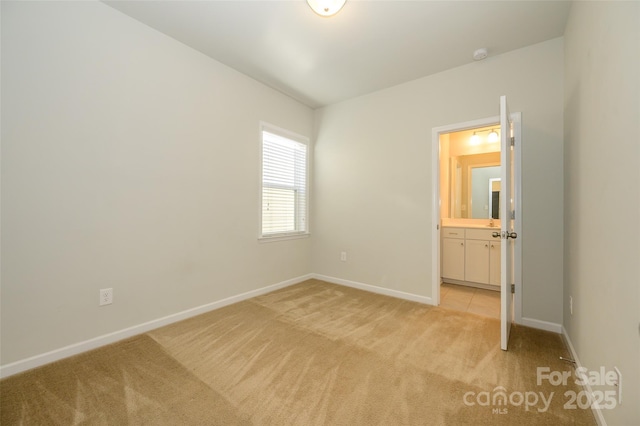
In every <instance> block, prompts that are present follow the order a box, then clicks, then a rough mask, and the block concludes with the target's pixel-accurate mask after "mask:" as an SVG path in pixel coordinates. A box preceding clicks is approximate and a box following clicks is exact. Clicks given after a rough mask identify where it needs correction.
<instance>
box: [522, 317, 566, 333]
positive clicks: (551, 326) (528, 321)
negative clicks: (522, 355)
mask: <svg viewBox="0 0 640 426" xmlns="http://www.w3.org/2000/svg"><path fill="white" fill-rule="evenodd" d="M520 325H525V326H527V327H531V328H537V329H539V330H545V331H552V332H554V333H558V334H560V333H562V324H556V323H555V322H548V321H542V320H538V319H535V318H522V319H521V322H520Z"/></svg>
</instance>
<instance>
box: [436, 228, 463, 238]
mask: <svg viewBox="0 0 640 426" xmlns="http://www.w3.org/2000/svg"><path fill="white" fill-rule="evenodd" d="M464 231H465V229H464V228H442V237H443V238H464Z"/></svg>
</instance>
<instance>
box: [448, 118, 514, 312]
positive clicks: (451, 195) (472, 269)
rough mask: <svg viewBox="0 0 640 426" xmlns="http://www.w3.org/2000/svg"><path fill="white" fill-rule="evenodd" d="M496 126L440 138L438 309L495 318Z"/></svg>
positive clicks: (497, 280)
mask: <svg viewBox="0 0 640 426" xmlns="http://www.w3.org/2000/svg"><path fill="white" fill-rule="evenodd" d="M500 177H501V171H500V129H499V125H498V124H496V125H492V126H487V127H480V128H474V129H469V130H464V131H457V132H452V133H446V134H441V135H440V210H441V211H440V217H441V233H440V235H441V241H440V243H441V244H440V254H441V255H440V259H441V265H440V271H441V278H442V284H441V290H440V291H441V306H443V307H448V308H452V309H456V310H462V311H467V312H472V313H476V314H479V315H484V316H490V317H494V318H499V315H500V273H501V268H500V250H501V239H500V236H499V231H500V225H501V222H500V213H499V202H500V188H501V183H502V182H501V178H500Z"/></svg>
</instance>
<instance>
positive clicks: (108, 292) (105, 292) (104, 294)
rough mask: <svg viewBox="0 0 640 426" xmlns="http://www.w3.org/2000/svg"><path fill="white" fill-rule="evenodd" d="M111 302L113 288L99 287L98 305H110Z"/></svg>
mask: <svg viewBox="0 0 640 426" xmlns="http://www.w3.org/2000/svg"><path fill="white" fill-rule="evenodd" d="M112 303H113V289H112V288H103V289H100V304H99V306H104V305H110V304H112Z"/></svg>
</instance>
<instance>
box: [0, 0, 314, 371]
mask: <svg viewBox="0 0 640 426" xmlns="http://www.w3.org/2000/svg"><path fill="white" fill-rule="evenodd" d="M260 120H265V121H267V122H269V123H272V124H274V125H277V126H280V127H283V128H287V129H289V130H291V131H294V132H297V133H299V134H303V135H307V136H311V133H312V130H313V112H312V110H311V109H309V108H307V107H305V106H303V105H301V104H299V103H297V102H296V101H293V100H292V99H290V98H288V97H286V96H284V95H282V94H280V93H278V92H275V91H274V90H272V89H270V88H267V87H266V86H264V85H262V84H260V83H258V82H256V81H254V80H252V79H250V78H248V77H246V76H244V75H242V74H239V73H238V72H236V71H233V70H231V69H230V68H228V67H225V66H223V65H221V64H220V63H218V62H216V61H213V60H211V59H210V58H207V57H205V56H204V55H202V54H200V53H198V52H196V51H194V50H192V49H190V48H187V47H186V46H184V45H182V44H181V43H178V42H177V41H175V40H173V39H170V38H168V37H166V36H164V35H162V34H160V33H158V32H156V31H155V30H152V29H150V28H148V27H146V26H144V25H142V24H140V23H138V22H136V21H134V20H132V19H131V18H129V17H127V16H125V15H123V14H121V13H120V12H117V11H115V10H113V9H111V8H110V7H108V6H106V5H104V4H102V3H99V2H41V3H34V2H2V188H1V190H2V241H1V244H2V245H1V248H2V276H1V279H2V302H1V312H2V318H1V325H2V329H1V334H2V352H1V357H2V364H3V365H6V364H8V363H12V362H14V361H17V360H21V359H24V358H26V357H29V356H33V355H37V354H41V353H43V352H46V351H49V350H53V349H57V348H60V347H63V346H65V345H69V344H73V343H76V342H80V341H83V340H86V339H89V338H93V337H96V336H100V335H103V334H105V333H109V332H113V331H116V330H120V329H123V328H125V327H129V326H132V325H137V324H140V323H143V322H145V321H149V320H153V319H157V318H160V317H163V316H166V315H169V314H174V313H176V312H180V311H182V310H185V309H188V308H192V307H195V306H200V305H203V304H205V303H208V302H212V301H216V300H220V299H223V298H225V297H228V296H232V295H238V294H240V293H243V292H246V291H250V290H253V289H257V288H260V287H264V286H267V285H270V284H274V283H278V282H281V281H284V280H287V279H291V278H294V277H298V276H301V275H304V274H308V273H310V272H311V269H310V256H311V252H310V240H309V239H302V240H293V241H285V242H277V243H262V244H260V243H258V242H257V236H258V224H259V216H258V215H259V213H258V212H259V161H260V160H259V159H260V152H259V146H260V145H259V121H260ZM105 287H113V289H114V296H115V297H114V299H115V302H114V304H113V305H111V306H108V307H101V308H99V307H98V289H100V288H105Z"/></svg>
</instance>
